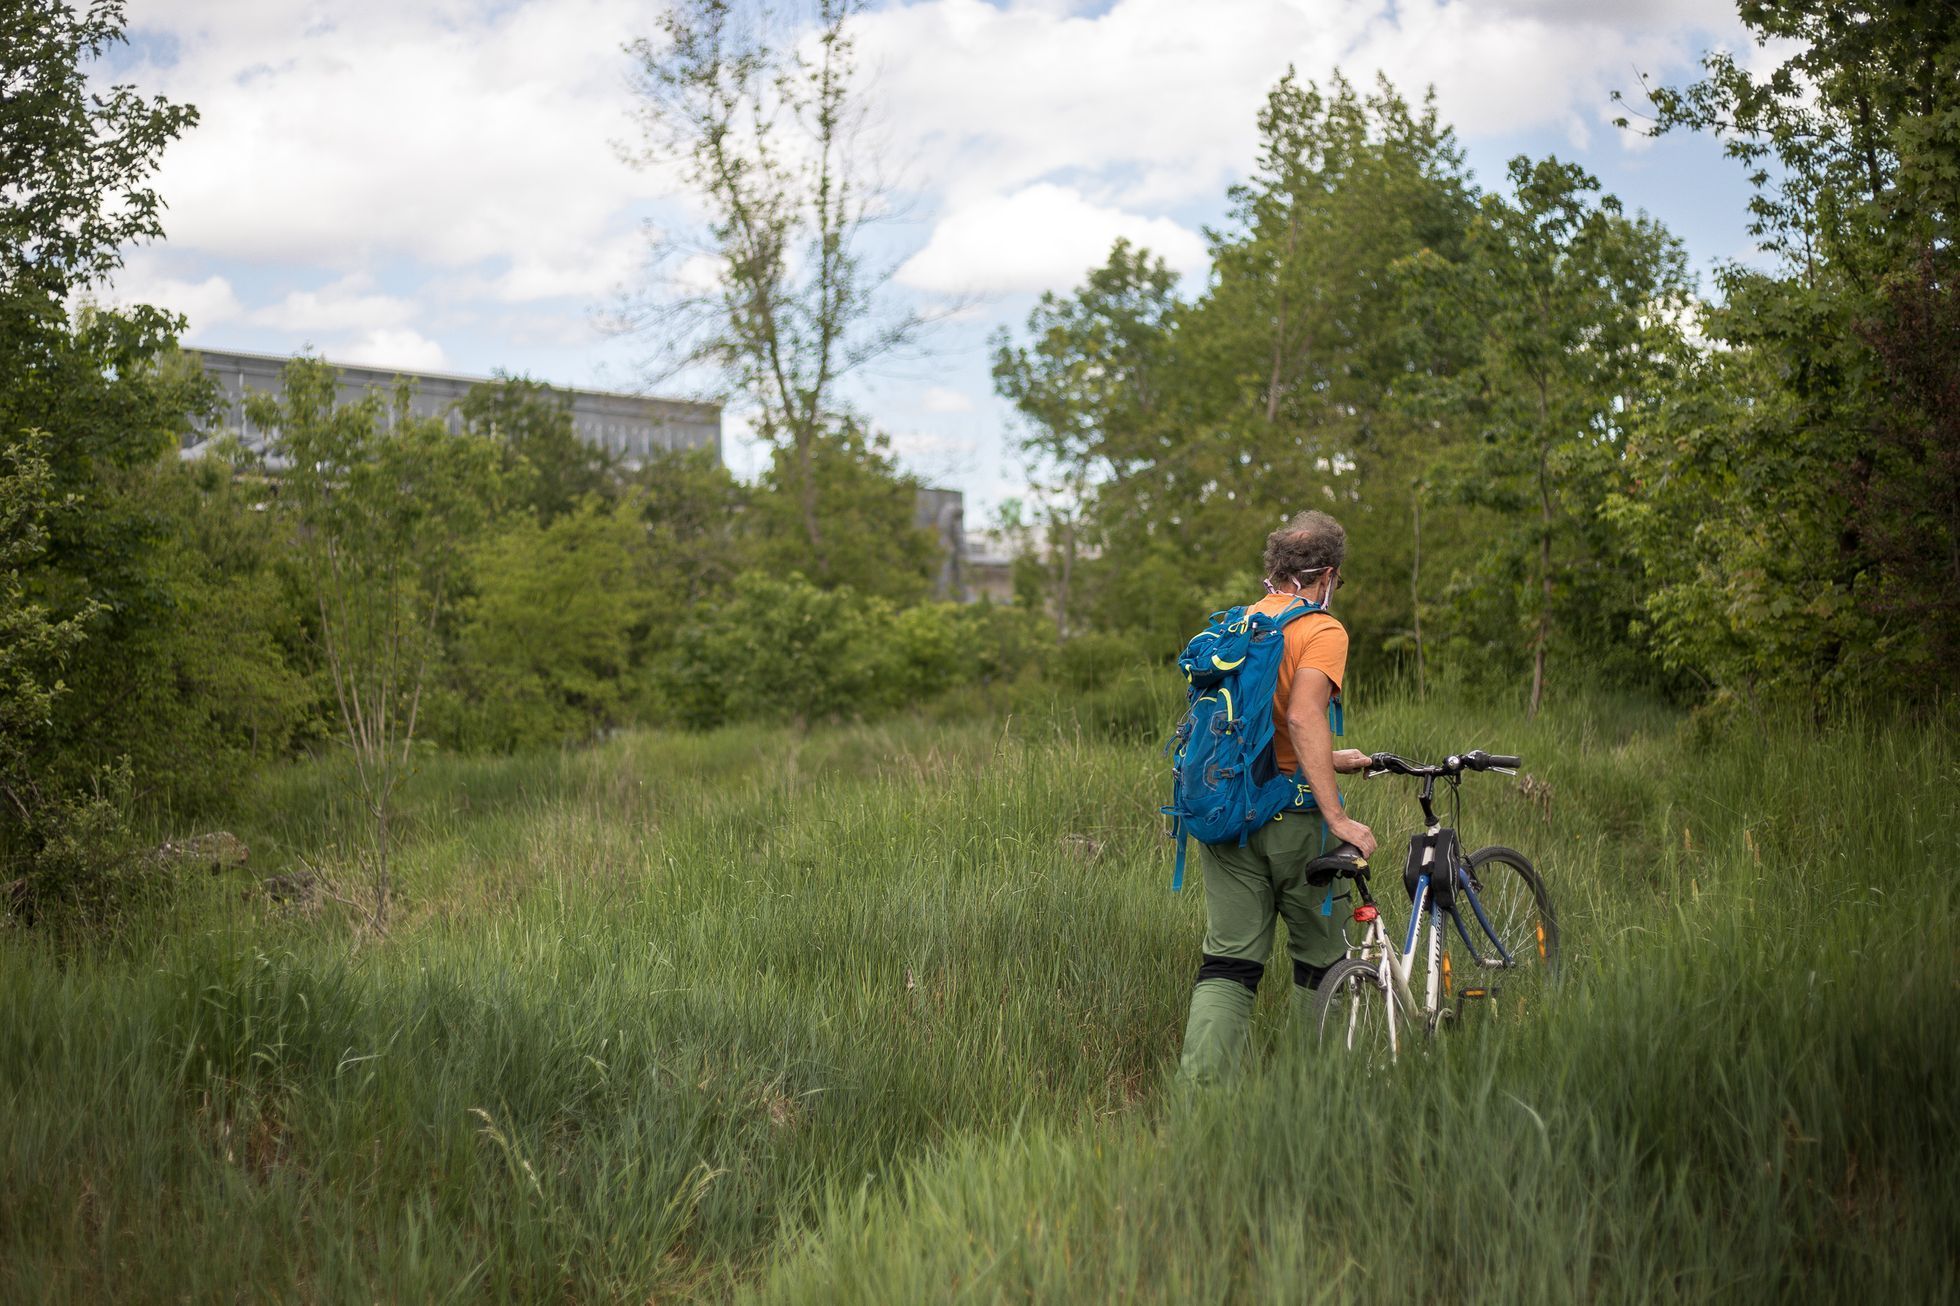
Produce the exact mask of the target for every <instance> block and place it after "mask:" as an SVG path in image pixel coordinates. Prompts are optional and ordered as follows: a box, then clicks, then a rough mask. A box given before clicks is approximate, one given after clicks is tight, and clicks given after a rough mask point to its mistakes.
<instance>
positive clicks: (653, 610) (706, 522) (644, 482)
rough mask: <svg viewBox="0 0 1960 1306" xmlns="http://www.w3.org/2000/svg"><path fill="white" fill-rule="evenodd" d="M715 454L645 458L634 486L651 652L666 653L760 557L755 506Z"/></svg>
mask: <svg viewBox="0 0 1960 1306" xmlns="http://www.w3.org/2000/svg"><path fill="white" fill-rule="evenodd" d="M754 497H755V492H754V491H753V490H752V489H750V488H749V487H748V486H745V485H743V484H742V483H741V482H739V481H737V480H736V479H735V478H734V476H733V475H731V474H730V473H729V470H728V468H727V467H726V466H725V465H724V464H723V463H722V461H721V458H720V456H719V455H717V454H716V453H715V452H714V451H713V450H710V449H686V450H671V451H667V452H663V453H659V454H655V455H654V456H653V457H651V458H649V459H647V461H646V462H645V463H643V464H642V465H641V467H640V469H639V470H638V471H637V472H636V473H634V474H633V476H632V478H631V480H630V482H629V498H630V502H631V504H632V507H633V511H634V512H635V513H637V514H638V516H639V520H640V521H641V523H642V524H643V525H644V526H645V532H646V533H645V537H644V541H643V547H642V548H641V550H640V557H641V560H642V561H641V566H642V567H643V568H644V575H643V577H642V579H641V584H642V586H643V587H644V588H645V589H646V590H647V591H648V594H649V596H650V597H649V599H648V630H647V632H646V639H647V642H648V646H649V647H650V648H652V649H663V648H665V647H666V646H667V645H668V644H669V643H671V642H672V639H673V635H674V632H675V631H676V630H678V629H679V628H680V626H681V625H682V624H683V623H684V622H685V621H686V620H687V619H688V617H689V616H690V615H691V614H692V613H693V612H694V610H695V608H696V607H697V606H698V605H700V604H704V603H718V602H721V601H723V600H724V599H725V598H726V596H727V594H728V589H729V586H730V585H732V584H733V583H734V580H735V577H736V576H737V575H739V574H740V573H741V572H743V571H745V570H747V569H748V568H749V567H750V566H751V565H752V562H753V559H754V556H755V550H756V544H755V540H754V539H753V538H752V537H753V534H754V523H753V520H752V514H751V501H752V500H753V498H754Z"/></svg>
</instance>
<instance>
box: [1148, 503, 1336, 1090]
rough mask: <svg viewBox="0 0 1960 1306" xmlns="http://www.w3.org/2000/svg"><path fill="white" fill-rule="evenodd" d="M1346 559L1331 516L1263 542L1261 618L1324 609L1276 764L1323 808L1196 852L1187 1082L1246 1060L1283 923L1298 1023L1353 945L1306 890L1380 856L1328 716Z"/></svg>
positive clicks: (1298, 521) (1293, 660)
mask: <svg viewBox="0 0 1960 1306" xmlns="http://www.w3.org/2000/svg"><path fill="white" fill-rule="evenodd" d="M1346 554H1347V532H1346V531H1344V530H1343V529H1341V524H1340V523H1339V522H1337V521H1335V520H1334V519H1333V518H1332V517H1329V516H1328V515H1327V514H1326V513H1322V512H1303V513H1301V514H1300V515H1299V516H1297V517H1295V518H1294V519H1293V520H1292V521H1289V522H1288V523H1287V524H1286V525H1284V526H1282V527H1281V528H1280V529H1279V530H1277V531H1274V532H1273V533H1272V534H1271V535H1269V536H1267V537H1266V554H1265V566H1266V589H1267V594H1266V597H1265V598H1263V599H1261V600H1259V602H1258V603H1256V604H1254V605H1253V606H1252V611H1254V612H1266V613H1272V614H1274V615H1277V614H1279V613H1281V612H1284V611H1285V610H1286V609H1287V608H1288V607H1291V606H1293V605H1296V604H1299V603H1302V602H1304V603H1306V604H1308V605H1310V606H1314V607H1318V608H1319V609H1320V611H1318V612H1314V613H1311V614H1310V615H1308V616H1305V617H1300V618H1296V619H1295V620H1294V621H1292V622H1290V623H1289V624H1288V625H1287V626H1286V629H1285V632H1284V638H1285V641H1286V642H1285V647H1284V651H1283V653H1282V654H1281V657H1280V666H1279V685H1278V687H1277V688H1276V689H1275V690H1274V691H1273V753H1274V759H1273V760H1274V761H1275V763H1276V764H1277V765H1278V767H1279V770H1280V773H1281V774H1283V775H1299V774H1302V773H1304V775H1305V777H1306V780H1307V783H1308V784H1310V785H1311V786H1312V787H1313V795H1314V799H1315V802H1316V804H1317V806H1318V811H1317V812H1315V811H1298V810H1296V811H1291V812H1283V813H1281V814H1280V815H1278V816H1276V817H1274V818H1273V819H1272V820H1271V821H1269V822H1267V823H1266V824H1265V825H1264V826H1262V827H1260V828H1259V829H1258V830H1255V831H1254V832H1253V833H1252V835H1251V837H1250V838H1248V839H1247V840H1246V842H1245V844H1244V845H1243V846H1241V845H1239V844H1238V843H1236V842H1227V843H1223V844H1202V843H1201V844H1199V845H1198V853H1199V858H1200V860H1201V862H1202V864H1203V866H1204V880H1205V921H1206V925H1205V945H1204V960H1203V962H1202V963H1201V964H1200V965H1199V967H1198V982H1197V986H1196V987H1195V988H1194V989H1192V991H1191V1015H1190V1019H1189V1020H1188V1021H1187V1022H1186V1024H1185V1027H1184V1057H1183V1061H1182V1064H1181V1065H1180V1066H1179V1068H1178V1078H1179V1079H1181V1080H1183V1081H1185V1082H1187V1083H1193V1084H1209V1083H1213V1082H1216V1081H1217V1080H1218V1079H1220V1078H1221V1077H1223V1076H1224V1075H1226V1074H1228V1073H1230V1072H1231V1071H1232V1070H1233V1069H1234V1068H1235V1067H1236V1065H1237V1063H1238V1062H1239V1061H1240V1060H1241V1059H1242V1058H1243V1056H1244V1054H1245V1047H1246V1042H1247V1035H1248V1032H1249V1030H1250V1027H1251V1021H1252V1000H1253V997H1254V995H1255V994H1257V993H1258V991H1259V981H1260V979H1261V978H1262V977H1263V976H1264V975H1265V971H1266V959H1267V958H1268V957H1269V956H1270V955H1271V953H1272V950H1273V922H1274V920H1275V919H1282V920H1284V921H1285V922H1286V951H1287V953H1288V954H1289V955H1290V956H1291V958H1292V960H1293V985H1294V988H1293V1001H1294V1005H1295V1009H1296V1019H1297V1018H1300V1016H1301V1014H1302V1013H1304V1010H1305V1003H1306V1002H1307V1000H1308V997H1309V993H1310V991H1311V990H1312V989H1313V988H1314V987H1316V986H1317V985H1318V984H1319V983H1320V977H1321V976H1322V975H1323V974H1325V973H1326V971H1327V968H1328V967H1329V966H1331V965H1333V964H1334V962H1335V961H1337V960H1338V959H1339V958H1340V957H1341V955H1342V953H1343V952H1344V950H1345V947H1346V944H1345V942H1344V939H1343V936H1342V925H1343V918H1342V917H1341V916H1338V915H1333V914H1324V913H1323V911H1322V908H1323V906H1324V905H1325V904H1326V902H1327V897H1328V892H1329V890H1328V888H1327V887H1326V886H1325V885H1319V886H1315V885H1309V884H1308V883H1307V863H1308V862H1309V861H1311V860H1312V859H1313V858H1315V857H1317V856H1319V855H1320V854H1321V853H1322V852H1331V851H1333V850H1334V848H1335V846H1336V845H1337V844H1340V843H1346V844H1351V845H1353V847H1354V848H1355V849H1357V850H1359V854H1360V855H1361V856H1363V857H1367V856H1370V855H1372V854H1373V853H1374V851H1375V835H1374V832H1373V831H1372V830H1370V829H1369V828H1368V827H1367V826H1365V825H1363V824H1361V822H1359V821H1357V820H1354V819H1353V818H1352V817H1350V816H1349V815H1348V814H1347V812H1346V810H1345V809H1344V808H1343V806H1342V804H1341V798H1340V794H1339V791H1338V790H1337V789H1336V788H1335V782H1334V776H1335V774H1336V773H1337V772H1345V773H1348V774H1354V773H1356V772H1360V771H1362V770H1365V769H1366V767H1367V765H1368V755H1367V754H1366V753H1363V752H1361V751H1359V750H1358V749H1353V748H1344V749H1341V750H1340V751H1338V752H1336V751H1335V749H1334V734H1333V728H1332V726H1331V725H1330V723H1329V721H1328V713H1327V709H1328V705H1329V703H1331V702H1332V701H1333V699H1334V697H1335V696H1336V695H1338V694H1339V693H1340V690H1341V681H1342V679H1343V678H1344V676H1345V674H1346V671H1347V647H1348V637H1347V630H1346V628H1344V627H1343V626H1342V625H1341V623H1340V622H1339V621H1337V620H1336V619H1335V618H1334V617H1333V616H1332V615H1331V614H1330V613H1328V612H1327V608H1328V606H1329V605H1330V603H1331V601H1332V599H1333V596H1334V591H1335V590H1337V589H1339V588H1340V586H1341V583H1342V582H1341V564H1342V563H1343V562H1344V561H1345V560H1346Z"/></svg>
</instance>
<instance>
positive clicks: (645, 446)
mask: <svg viewBox="0 0 1960 1306" xmlns="http://www.w3.org/2000/svg"><path fill="white" fill-rule="evenodd" d="M189 352H191V353H195V354H197V355H198V356H199V357H200V358H201V359H202V360H203V363H204V370H205V372H206V373H208V374H209V375H210V377H211V379H212V380H213V381H215V382H217V385H218V392H219V396H220V408H219V415H218V417H217V420H215V421H214V422H211V423H209V424H208V425H207V426H203V427H200V429H198V430H197V431H195V432H193V433H192V434H191V435H190V436H188V437H187V438H186V439H185V442H184V453H185V456H187V457H194V456H196V454H198V453H199V452H201V451H202V449H203V447H204V445H205V444H206V443H208V442H209V441H211V440H212V439H215V438H216V437H217V436H219V435H222V434H224V433H226V432H234V433H236V434H237V435H238V436H239V437H240V438H241V439H243V440H244V441H245V443H246V445H247V446H248V447H251V448H255V449H256V448H262V447H263V446H264V445H265V442H266V440H267V438H268V437H269V435H270V432H266V431H261V430H258V429H257V428H255V427H254V426H253V425H252V423H251V420H250V418H249V417H247V416H246V412H245V397H246V395H247V394H248V393H250V392H251V391H254V390H260V391H266V392H268V393H272V394H277V393H278V392H279V376H280V373H281V372H282V371H284V370H285V367H286V364H287V363H289V362H290V361H292V360H291V359H288V358H281V357H279V356H278V355H276V354H245V353H239V352H237V351H235V350H225V349H196V350H191V351H189ZM328 365H329V366H330V367H332V368H333V369H334V371H336V372H337V373H339V375H340V394H339V397H340V402H342V403H358V402H360V401H361V400H362V399H365V398H367V397H368V396H369V395H375V394H378V395H380V396H382V398H383V399H385V400H389V401H392V400H393V398H394V393H395V385H396V383H397V381H406V382H407V383H408V386H409V391H410V396H409V409H410V411H412V412H413V413H414V414H415V415H416V416H418V417H433V418H436V419H438V420H440V421H443V422H447V423H448V424H449V428H450V429H451V430H457V431H459V430H461V429H462V425H463V421H462V418H461V417H460V416H459V415H458V414H457V412H456V404H457V402H458V401H459V400H461V399H462V398H463V396H464V395H466V394H468V393H469V392H470V388H471V387H472V386H478V385H482V384H484V383H485V382H486V381H488V380H489V379H490V378H488V377H475V376H451V375H448V374H446V373H442V372H405V371H401V370H399V369H396V368H387V367H361V366H357V365H353V364H347V363H329V364H328ZM557 393H559V394H561V395H563V396H565V397H566V398H567V399H568V400H570V402H571V410H572V428H573V429H574V430H575V431H577V433H578V435H579V438H580V439H583V440H585V441H586V442H588V443H590V444H595V445H598V446H600V447H602V448H605V449H610V450H611V451H612V452H613V453H614V454H616V455H617V456H618V457H619V459H620V460H621V461H622V462H624V463H626V464H627V465H628V466H637V465H638V464H640V463H642V462H644V461H645V460H646V459H647V458H649V457H651V456H652V455H654V454H656V453H661V452H665V451H668V450H675V449H713V450H714V451H715V457H716V459H717V460H719V459H720V458H721V405H719V404H703V403H692V402H688V401H686V400H680V399H655V398H651V397H649V396H646V395H632V394H622V393H619V392H617V391H612V390H571V389H559V390H557Z"/></svg>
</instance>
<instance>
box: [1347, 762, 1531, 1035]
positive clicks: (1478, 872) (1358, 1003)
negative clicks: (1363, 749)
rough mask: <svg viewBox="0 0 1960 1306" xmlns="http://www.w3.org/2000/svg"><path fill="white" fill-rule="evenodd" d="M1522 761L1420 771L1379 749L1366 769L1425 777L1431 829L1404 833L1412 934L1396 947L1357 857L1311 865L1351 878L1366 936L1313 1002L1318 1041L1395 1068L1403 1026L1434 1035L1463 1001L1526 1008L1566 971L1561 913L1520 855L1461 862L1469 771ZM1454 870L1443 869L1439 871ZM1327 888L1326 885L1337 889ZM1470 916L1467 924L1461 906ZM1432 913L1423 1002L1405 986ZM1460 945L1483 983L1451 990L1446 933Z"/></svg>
mask: <svg viewBox="0 0 1960 1306" xmlns="http://www.w3.org/2000/svg"><path fill="white" fill-rule="evenodd" d="M1519 761H1520V759H1518V758H1516V757H1512V756H1503V755H1492V754H1490V753H1486V752H1484V751H1483V750H1482V749H1473V750H1472V751H1470V752H1468V753H1464V754H1462V755H1461V756H1455V755H1453V756H1451V757H1449V758H1447V759H1445V760H1444V761H1443V763H1442V764H1441V765H1424V764H1422V763H1417V762H1410V761H1407V760H1405V759H1403V758H1400V757H1397V756H1396V755H1395V754H1393V753H1377V754H1374V755H1373V756H1372V757H1371V758H1370V759H1369V762H1370V765H1369V767H1368V770H1367V774H1368V775H1369V776H1370V777H1373V776H1377V775H1390V774H1393V775H1406V776H1415V777H1418V778H1420V779H1421V781H1422V788H1421V791H1420V792H1419V793H1418V795H1417V802H1419V803H1420V804H1421V806H1422V814H1423V818H1424V829H1423V831H1422V832H1421V833H1419V834H1414V835H1411V836H1410V837H1409V856H1408V859H1407V861H1406V863H1405V864H1404V869H1403V872H1402V880H1403V885H1404V887H1405V888H1406V889H1407V890H1408V893H1409V902H1410V911H1409V928H1408V934H1407V936H1406V940H1405V942H1404V944H1403V946H1402V947H1401V949H1399V950H1398V949H1396V948H1395V947H1393V946H1392V945H1391V944H1390V942H1389V936H1388V930H1387V927H1386V926H1385V924H1384V923H1383V920H1382V915H1381V910H1380V908H1379V906H1378V905H1377V904H1376V902H1375V900H1374V897H1373V896H1372V895H1371V894H1370V893H1369V890H1368V863H1367V862H1366V861H1365V860H1363V859H1361V858H1359V857H1352V858H1340V857H1333V858H1321V859H1317V861H1316V863H1315V865H1316V866H1319V867H1323V868H1327V869H1330V870H1331V871H1332V873H1333V875H1334V876H1336V877H1339V878H1345V879H1348V880H1351V881H1352V882H1353V885H1354V889H1353V893H1352V896H1353V897H1354V898H1355V899H1357V900H1358V901H1356V904H1355V907H1354V910H1353V913H1352V915H1353V919H1354V921H1355V922H1356V923H1357V924H1359V925H1361V926H1362V927H1363V929H1362V933H1361V938H1360V939H1359V941H1356V940H1354V939H1353V938H1352V937H1350V939H1349V944H1348V955H1347V956H1345V957H1343V958H1341V959H1340V960H1338V961H1336V962H1335V963H1334V964H1333V965H1332V966H1330V967H1328V969H1327V973H1326V974H1325V975H1323V976H1322V977H1321V981H1320V987H1319V991H1318V992H1317V993H1316V994H1315V997H1314V1028H1315V1029H1316V1030H1317V1031H1318V1035H1319V1039H1320V1041H1321V1043H1322V1044H1323V1045H1325V1044H1328V1043H1331V1042H1333V1041H1334V1040H1336V1039H1338V1040H1340V1042H1341V1043H1342V1045H1343V1046H1345V1047H1346V1048H1348V1049H1349V1050H1350V1051H1360V1052H1362V1053H1363V1054H1364V1055H1366V1056H1367V1057H1369V1058H1370V1060H1372V1061H1375V1062H1384V1061H1388V1062H1392V1061H1394V1060H1395V1058H1396V1057H1397V1055H1398V1054H1399V1053H1400V1052H1401V1044H1402V1039H1401V1034H1400V1030H1399V1029H1398V1023H1399V1024H1406V1025H1410V1026H1413V1025H1414V1024H1415V1022H1416V1021H1417V1020H1418V1019H1420V1020H1421V1022H1422V1024H1423V1026H1424V1030H1425V1033H1432V1034H1433V1033H1434V1032H1435V1030H1436V1029H1437V1027H1438V1026H1439V1025H1440V1024H1442V1022H1444V1021H1446V1020H1453V1019H1456V1018H1458V1013H1459V1012H1460V1011H1461V1010H1462V1008H1463V1007H1464V1005H1465V1004H1468V1003H1472V1002H1483V1003H1489V1004H1491V1005H1492V1006H1493V1008H1495V1007H1496V1004H1497V1002H1498V1000H1499V997H1500V995H1502V997H1503V999H1504V1000H1505V1002H1506V1003H1507V1004H1508V1003H1510V1002H1512V1001H1513V1000H1515V1002H1516V1004H1517V1006H1518V1009H1519V1011H1520V1013H1521V1012H1522V1011H1523V1009H1524V1007H1525V1006H1526V1005H1527V1004H1528V1003H1529V1002H1531V1001H1534V1000H1535V999H1536V997H1537V996H1538V993H1539V990H1540V989H1541V988H1542V987H1543V986H1544V985H1546V984H1548V983H1550V982H1552V981H1554V980H1556V978H1557V975H1558V967H1559V947H1558V942H1559V940H1558V918H1557V917H1556V916H1555V915H1554V914H1553V911H1552V904H1551V899H1550V897H1549V896H1548V895H1547V894H1546V892H1545V885H1544V882H1543V880H1541V879H1540V878H1539V875H1538V872H1537V871H1535V870H1533V869H1532V866H1531V863H1530V862H1529V861H1527V860H1526V859H1525V856H1524V854H1523V853H1520V852H1518V851H1517V850H1516V849H1513V848H1504V847H1499V846H1496V845H1492V846H1491V847H1488V848H1479V849H1478V850H1477V851H1476V852H1473V853H1471V854H1469V855H1468V856H1467V857H1466V856H1464V855H1463V852H1462V847H1461V845H1460V844H1459V842H1458V840H1457V834H1456V825H1455V821H1456V815H1457V811H1458V810H1459V808H1460V800H1459V794H1458V790H1459V786H1460V785H1461V784H1462V781H1463V774H1464V772H1466V771H1497V772H1500V773H1502V774H1505V775H1515V774H1516V773H1517V768H1518V766H1519ZM1439 780H1441V781H1443V782H1445V783H1447V784H1448V785H1449V786H1450V795H1451V798H1452V802H1451V809H1452V811H1451V819H1450V821H1449V822H1448V823H1445V822H1444V821H1443V820H1442V819H1441V818H1439V817H1438V816H1437V815H1436V809H1435V806H1434V801H1435V796H1436V782H1437V781H1439ZM1439 867H1447V868H1449V869H1448V870H1447V871H1446V872H1440V873H1439V871H1438V869H1437V868H1439ZM1330 892H1331V889H1330ZM1464 905H1467V906H1468V907H1469V909H1470V912H1469V915H1470V922H1469V923H1466V922H1465V920H1464V913H1463V911H1462V910H1461V908H1462V907H1463V906H1464ZM1425 913H1427V915H1428V918H1429V939H1428V954H1427V971H1426V974H1425V977H1424V986H1423V996H1422V1000H1421V1001H1420V1002H1418V1001H1417V1000H1416V997H1415V994H1414V993H1413V991H1412V990H1411V988H1410V974H1411V971H1412V970H1413V969H1414V966H1415V959H1416V947H1417V942H1418V939H1419V937H1420V935H1421V932H1422V924H1423V917H1424V915H1425ZM1451 924H1453V925H1454V926H1455V927H1456V935H1457V938H1459V939H1461V940H1462V943H1463V952H1462V959H1463V961H1464V963H1465V965H1466V966H1467V967H1468V968H1471V969H1472V970H1473V972H1474V973H1475V977H1476V980H1477V982H1476V983H1474V984H1472V985H1470V986H1468V987H1465V988H1463V989H1462V990H1461V991H1460V992H1458V991H1456V987H1455V981H1456V976H1455V971H1456V970H1457V969H1458V968H1457V967H1456V966H1455V965H1453V964H1452V961H1451V952H1452V950H1453V947H1454V944H1453V942H1452V941H1451V940H1450V939H1449V938H1448V932H1447V928H1446V927H1447V926H1448V925H1451Z"/></svg>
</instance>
